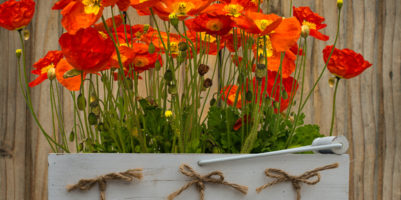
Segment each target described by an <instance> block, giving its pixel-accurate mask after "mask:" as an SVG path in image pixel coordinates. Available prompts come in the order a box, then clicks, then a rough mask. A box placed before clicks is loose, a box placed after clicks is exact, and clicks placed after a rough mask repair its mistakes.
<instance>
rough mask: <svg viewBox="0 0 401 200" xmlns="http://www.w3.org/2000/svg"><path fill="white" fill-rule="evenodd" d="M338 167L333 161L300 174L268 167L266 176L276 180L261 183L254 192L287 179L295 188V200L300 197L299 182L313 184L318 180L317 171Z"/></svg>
mask: <svg viewBox="0 0 401 200" xmlns="http://www.w3.org/2000/svg"><path fill="white" fill-rule="evenodd" d="M337 167H338V163H333V164H331V165H326V166H323V167H318V168H316V169H314V170H311V171H307V172H305V173H303V174H302V175H300V176H292V175H289V174H288V173H287V172H285V171H283V170H281V169H272V168H270V169H269V168H268V169H266V170H265V174H266V176H268V177H270V178H275V179H276V180H274V181H272V182H270V183H267V184H265V185H262V186H261V187H258V188H257V189H256V192H258V193H259V192H261V191H262V190H263V189H265V188H267V187H269V186H272V185H275V184H278V183H281V182H287V181H291V183H292V186H293V188H294V189H295V191H296V192H297V200H300V199H301V183H306V184H308V185H315V184H316V183H318V182H319V181H320V174H319V173H318V172H319V171H323V170H327V169H334V168H337ZM313 177H314V178H316V179H314V180H309V179H310V178H313Z"/></svg>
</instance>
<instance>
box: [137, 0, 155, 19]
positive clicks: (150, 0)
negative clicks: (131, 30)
mask: <svg viewBox="0 0 401 200" xmlns="http://www.w3.org/2000/svg"><path fill="white" fill-rule="evenodd" d="M159 1H160V0H131V6H132V7H133V8H135V9H136V11H137V13H138V15H140V16H144V15H150V11H149V8H152V7H153V6H154V5H155V4H156V3H158V2H159Z"/></svg>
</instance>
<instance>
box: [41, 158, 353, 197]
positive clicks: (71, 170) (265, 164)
mask: <svg viewBox="0 0 401 200" xmlns="http://www.w3.org/2000/svg"><path fill="white" fill-rule="evenodd" d="M228 156H233V155H221V154H49V157H48V161H49V181H48V189H49V192H48V194H49V199H50V200H81V199H82V200H83V199H85V200H92V199H93V200H98V199H99V189H98V187H97V186H95V187H93V188H92V189H90V190H88V191H79V190H74V191H71V192H67V190H66V186H67V185H69V184H75V183H77V182H78V181H79V180H80V179H88V178H94V177H97V176H100V175H104V174H108V173H111V172H121V171H126V170H128V169H133V168H142V169H143V179H142V180H140V181H139V180H135V181H133V182H131V183H124V182H120V181H110V182H108V184H107V191H106V199H107V200H123V199H144V200H151V199H155V200H156V199H166V198H167V196H168V195H169V194H170V193H173V192H175V191H176V190H178V189H179V188H181V187H182V186H184V185H186V184H187V183H188V182H189V181H190V180H191V179H190V178H189V177H187V176H185V175H183V174H182V173H181V172H180V171H179V166H180V165H181V164H183V163H185V164H188V165H189V166H191V167H192V168H193V169H194V170H195V171H196V172H198V173H199V174H201V175H205V174H208V173H210V172H212V171H216V170H219V171H221V172H223V174H224V176H225V180H226V181H228V182H231V183H236V184H240V185H244V186H248V188H249V189H248V194H247V195H243V194H242V193H240V192H238V191H236V190H234V189H232V188H231V187H228V186H223V185H218V184H212V183H207V184H206V186H205V187H206V189H205V200H240V199H241V200H243V199H249V200H254V199H255V200H258V199H260V200H262V199H263V200H265V199H272V200H295V199H296V193H295V190H294V189H293V188H292V185H291V183H290V182H285V183H280V184H276V185H273V186H271V187H268V188H266V189H264V190H263V191H262V192H260V193H257V192H256V191H255V189H256V188H257V187H259V186H261V185H263V184H265V183H268V182H270V181H273V180H274V179H272V178H268V177H266V176H265V174H264V171H265V169H266V168H278V169H282V170H284V171H286V172H287V173H289V174H291V175H301V174H303V173H304V172H306V171H309V170H312V169H315V168H317V167H321V166H324V165H328V164H332V163H338V164H339V167H338V168H336V169H330V170H325V171H321V172H319V173H320V175H321V180H320V182H319V183H317V184H316V185H307V184H302V183H301V187H302V188H301V196H302V197H301V199H303V200H322V199H324V200H343V199H348V180H349V156H348V155H327V154H326V155H324V154H289V155H280V156H270V157H264V158H252V159H246V160H236V161H227V162H223V163H215V164H209V165H206V166H202V167H200V166H198V165H197V162H198V161H199V160H202V159H211V158H220V157H228ZM175 199H176V200H198V199H199V192H198V191H197V189H196V186H194V185H193V186H191V187H190V188H188V189H187V190H185V191H184V192H182V193H181V194H180V195H179V196H177V197H176V198H175Z"/></svg>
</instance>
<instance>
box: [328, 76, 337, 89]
mask: <svg viewBox="0 0 401 200" xmlns="http://www.w3.org/2000/svg"><path fill="white" fill-rule="evenodd" d="M335 83H336V78H335V77H331V78H330V79H329V86H330V87H331V88H333V87H334V84H335Z"/></svg>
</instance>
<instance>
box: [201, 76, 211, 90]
mask: <svg viewBox="0 0 401 200" xmlns="http://www.w3.org/2000/svg"><path fill="white" fill-rule="evenodd" d="M212 85H213V81H212V79H210V78H207V79H205V80H204V81H203V87H204V88H210V87H212Z"/></svg>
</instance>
